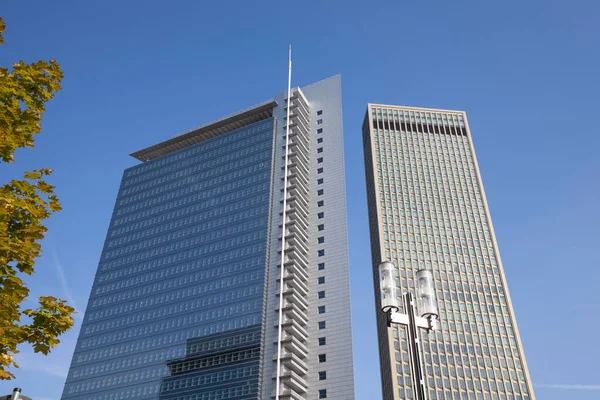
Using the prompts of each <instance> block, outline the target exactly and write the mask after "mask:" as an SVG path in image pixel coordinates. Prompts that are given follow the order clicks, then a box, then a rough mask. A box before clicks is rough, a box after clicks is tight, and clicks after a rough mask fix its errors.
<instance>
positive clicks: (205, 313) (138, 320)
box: [78, 295, 262, 349]
mask: <svg viewBox="0 0 600 400" xmlns="http://www.w3.org/2000/svg"><path fill="white" fill-rule="evenodd" d="M253 298H254V300H252V298H247V299H243V301H241V302H239V303H235V302H234V303H230V304H221V305H219V306H218V307H213V308H209V309H205V310H202V311H199V310H198V309H194V308H193V307H194V306H197V305H196V304H193V303H184V304H178V305H174V306H170V307H166V308H164V309H158V310H150V311H148V312H144V313H140V314H138V315H135V316H133V317H129V316H127V317H125V318H120V319H115V320H109V321H106V322H102V323H100V324H99V326H98V327H97V329H95V332H93V333H90V334H88V335H85V336H82V337H81V338H80V340H79V341H78V343H79V348H81V349H86V348H90V347H94V348H97V347H100V346H107V345H109V344H111V343H115V342H124V341H129V340H135V338H138V337H144V338H151V337H156V336H159V335H161V334H162V333H164V332H172V331H174V330H176V329H183V328H185V327H188V326H204V325H209V324H211V323H213V322H218V321H221V320H225V319H233V318H238V317H240V316H243V315H246V314H255V313H257V312H260V311H261V310H262V297H260V296H256V295H255V296H253ZM129 319H131V320H132V322H131V323H128V320H129ZM123 327H127V328H123ZM117 328H121V329H119V330H116V329H117ZM109 330H110V332H103V331H109ZM99 332H102V335H97V336H92V335H94V334H96V333H99ZM90 336H91V337H90Z"/></svg>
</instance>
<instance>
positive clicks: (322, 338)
mask: <svg viewBox="0 0 600 400" xmlns="http://www.w3.org/2000/svg"><path fill="white" fill-rule="evenodd" d="M326 344H327V339H326V338H325V336H323V337H320V338H319V346H325V345H326Z"/></svg>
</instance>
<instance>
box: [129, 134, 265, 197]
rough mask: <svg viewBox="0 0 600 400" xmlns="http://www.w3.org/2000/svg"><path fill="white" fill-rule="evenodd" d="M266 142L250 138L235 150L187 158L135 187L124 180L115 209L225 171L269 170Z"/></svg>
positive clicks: (223, 150) (205, 179) (222, 173)
mask: <svg viewBox="0 0 600 400" xmlns="http://www.w3.org/2000/svg"><path fill="white" fill-rule="evenodd" d="M270 140H272V139H271V138H270V137H269V136H262V137H254V138H251V139H249V140H246V141H244V142H240V144H239V146H237V147H235V148H222V149H219V150H215V151H214V152H213V153H212V154H210V153H203V154H202V158H201V159H199V158H198V157H195V158H190V159H189V160H188V162H187V163H186V164H181V165H179V167H180V168H179V169H178V170H176V171H175V172H173V173H169V174H162V175H161V176H159V177H153V178H148V179H146V180H145V181H144V182H141V183H138V184H136V185H131V184H130V182H129V180H128V179H124V181H123V184H122V185H121V190H120V191H119V201H118V202H117V204H118V205H119V206H121V205H124V204H128V203H131V202H134V201H138V200H140V199H143V198H146V197H149V196H150V195H157V194H159V193H161V192H165V191H167V190H173V189H174V188H177V187H181V186H184V185H186V184H192V183H194V182H196V181H198V182H205V181H207V180H209V179H211V178H214V177H217V176H219V175H225V173H227V172H228V171H235V170H240V169H244V168H253V167H254V168H255V167H258V166H261V167H268V168H269V167H270V166H269V165H267V163H268V162H269V160H270V158H269V157H268V153H269V151H268V150H269V148H270V144H271V143H270ZM155 189H156V190H155Z"/></svg>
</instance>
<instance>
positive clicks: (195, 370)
mask: <svg viewBox="0 0 600 400" xmlns="http://www.w3.org/2000/svg"><path fill="white" fill-rule="evenodd" d="M260 338H261V327H260V325H253V326H250V327H247V328H242V329H236V330H233V331H228V332H223V333H217V334H213V335H208V336H202V337H196V338H192V339H188V340H187V342H186V352H185V357H184V358H182V359H178V360H170V361H168V362H167V366H168V367H169V372H170V376H167V377H165V378H163V379H162V380H161V385H160V397H159V399H160V400H209V399H224V400H225V399H228V400H251V399H252V400H256V399H258V393H259V375H260Z"/></svg>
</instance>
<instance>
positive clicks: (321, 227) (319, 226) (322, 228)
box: [317, 224, 325, 231]
mask: <svg viewBox="0 0 600 400" xmlns="http://www.w3.org/2000/svg"><path fill="white" fill-rule="evenodd" d="M317 229H318V230H320V231H322V230H324V229H325V224H320V225H317Z"/></svg>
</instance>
